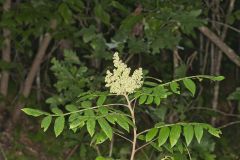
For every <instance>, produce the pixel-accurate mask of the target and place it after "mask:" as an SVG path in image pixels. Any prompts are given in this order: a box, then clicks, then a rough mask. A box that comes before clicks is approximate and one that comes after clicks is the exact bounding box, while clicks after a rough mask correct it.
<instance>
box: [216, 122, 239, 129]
mask: <svg viewBox="0 0 240 160" xmlns="http://www.w3.org/2000/svg"><path fill="white" fill-rule="evenodd" d="M239 123H240V121H234V122H230V123H227V124H224V125H222V126H220V127H218V128H219V129H222V128H226V127H229V126H231V125H234V124H239Z"/></svg>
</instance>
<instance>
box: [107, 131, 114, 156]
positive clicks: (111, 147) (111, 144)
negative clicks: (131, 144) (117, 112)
mask: <svg viewBox="0 0 240 160" xmlns="http://www.w3.org/2000/svg"><path fill="white" fill-rule="evenodd" d="M113 144H114V135H113V137H112V140H111V142H110V147H109V155H108V156H109V157H112V153H113Z"/></svg>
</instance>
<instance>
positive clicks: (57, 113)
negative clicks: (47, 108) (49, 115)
mask: <svg viewBox="0 0 240 160" xmlns="http://www.w3.org/2000/svg"><path fill="white" fill-rule="evenodd" d="M51 111H52V112H53V113H54V114H56V115H60V114H63V112H62V110H61V109H59V108H58V107H54V108H51Z"/></svg>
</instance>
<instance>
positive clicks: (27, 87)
mask: <svg viewBox="0 0 240 160" xmlns="http://www.w3.org/2000/svg"><path fill="white" fill-rule="evenodd" d="M56 25H57V21H56V20H52V21H51V22H50V28H51V29H55V28H56ZM51 39H52V36H51V35H50V33H46V34H45V35H44V37H43V39H42V40H41V42H40V44H39V48H38V51H37V54H36V57H35V58H34V60H33V63H32V66H31V68H30V71H29V73H28V75H27V78H26V79H25V82H24V84H23V90H22V92H21V94H22V95H23V96H24V98H27V97H28V96H29V94H30V92H31V89H32V84H33V81H34V79H35V77H36V74H37V71H38V70H39V68H40V65H41V63H42V60H43V57H44V56H45V54H46V50H47V48H48V46H49V43H50V41H51ZM23 106H24V105H23V104H22V102H21V101H19V104H17V105H16V107H15V110H14V111H13V116H12V122H13V124H15V123H16V122H17V121H18V119H19V116H20V113H21V109H22V108H23ZM11 128H12V127H10V128H9V129H10V130H11Z"/></svg>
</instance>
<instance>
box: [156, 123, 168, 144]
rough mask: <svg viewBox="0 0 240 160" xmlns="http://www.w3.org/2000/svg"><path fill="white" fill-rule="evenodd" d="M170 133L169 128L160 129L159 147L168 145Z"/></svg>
mask: <svg viewBox="0 0 240 160" xmlns="http://www.w3.org/2000/svg"><path fill="white" fill-rule="evenodd" d="M169 133H170V129H169V127H163V128H161V129H160V132H159V136H158V146H159V147H160V146H162V145H163V144H164V143H166V141H167V139H168V136H169Z"/></svg>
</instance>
